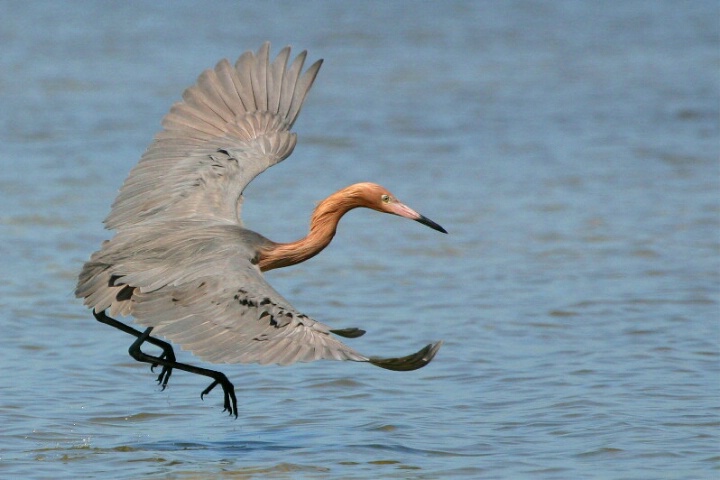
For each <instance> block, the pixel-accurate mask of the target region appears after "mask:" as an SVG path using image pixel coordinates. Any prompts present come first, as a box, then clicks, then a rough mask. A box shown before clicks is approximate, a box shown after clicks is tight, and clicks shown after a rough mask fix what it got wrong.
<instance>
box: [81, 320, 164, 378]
mask: <svg viewBox="0 0 720 480" xmlns="http://www.w3.org/2000/svg"><path fill="white" fill-rule="evenodd" d="M93 315H94V316H95V320H97V321H98V322H100V323H104V324H105V325H110V326H111V327H115V328H117V329H118V330H122V331H123V332H125V333H129V334H130V335H132V336H134V337H140V335H142V333H141V332H140V330H135V329H134V328H132V327H131V326H129V325H126V324H124V323H122V322H120V321H118V320H115V319H114V318H111V317H108V316H107V315H106V314H105V312H104V311H102V312H100V313H97V312H95V310H93ZM145 341H146V342H148V343H151V344H153V345H155V346H156V347H160V348H162V351H163V353H162V355H160V357H159V358H164V359H166V360H168V361H169V362H175V351H174V350H173V347H172V345H170V344H169V343H167V342H164V341H162V340H160V339H158V338H154V337H150V336H148V337H147V339H146V340H145ZM157 366H158V364H157V363H153V364H152V365H150V371H154V369H155V367H157ZM170 375H172V367H168V366H165V365H163V368H162V370H161V371H160V375H158V378H157V382H158V383H159V384H160V385H161V386H162V389H163V390H165V387H167V383H168V380H170Z"/></svg>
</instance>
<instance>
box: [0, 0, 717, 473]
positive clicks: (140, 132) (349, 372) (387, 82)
mask: <svg viewBox="0 0 720 480" xmlns="http://www.w3.org/2000/svg"><path fill="white" fill-rule="evenodd" d="M130 3H131V2H127V4H125V3H119V2H118V3H115V4H108V3H105V2H97V3H88V2H77V3H65V2H63V3H60V2H57V3H55V2H48V3H42V2H3V3H2V4H0V18H2V19H3V20H2V23H1V24H0V39H1V40H2V45H3V54H2V55H1V56H0V66H1V67H2V68H1V69H0V102H1V104H2V106H3V108H2V109H1V110H0V126H1V127H2V128H0V162H1V165H2V174H1V176H0V200H1V201H2V206H3V209H2V213H1V214H0V224H1V225H2V227H1V228H0V252H1V253H2V257H3V262H2V276H1V277H0V305H2V307H3V308H2V312H3V314H2V316H1V317H0V319H1V320H0V328H1V332H2V338H3V348H2V349H0V368H1V370H0V372H2V373H0V393H1V396H0V425H2V430H1V432H2V433H1V434H0V477H2V478H53V479H62V478H214V477H224V476H227V477H232V478H559V479H566V478H602V479H605V478H612V479H619V478H623V479H640V478H677V479H690V478H713V477H715V476H717V475H718V471H719V470H720V452H719V450H718V446H719V444H720V442H719V441H718V440H719V434H718V432H719V431H720V430H719V428H718V427H720V401H719V398H720V395H719V394H720V375H719V374H720V351H719V349H718V341H719V340H720V308H719V306H718V305H719V302H720V295H719V286H720V282H719V280H720V279H719V277H720V248H719V244H720V242H719V240H720V198H719V197H720V195H719V194H720V188H719V187H720V162H719V155H718V154H719V153H720V127H719V118H720V112H719V105H720V74H719V73H718V72H719V71H720V70H719V67H720V54H718V46H719V45H720V41H719V38H718V37H719V36H718V30H719V28H718V23H717V18H718V13H720V12H719V11H718V7H717V5H716V4H715V2H700V1H699V2H688V3H684V4H682V6H680V5H679V4H678V3H677V2H623V3H620V2H615V3H612V4H607V3H604V2H599V3H598V2H522V1H521V2H512V3H510V2H502V3H501V2H434V3H430V2H417V3H407V2H384V3H380V2H363V3H360V2H357V3H353V5H352V6H350V5H349V4H344V3H340V2H338V3H335V2H327V3H325V2H303V3H302V4H300V3H295V2H273V3H267V4H266V3H264V2H256V3H257V4H255V3H253V4H238V3H236V2H220V3H212V4H211V5H205V4H197V3H190V2H172V3H170V2H167V3H163V2H160V3H154V4H153V5H152V6H151V5H150V4H144V5H142V6H140V7H137V6H131V5H130ZM266 39H269V40H271V41H273V44H274V51H275V52H276V51H277V50H278V49H279V48H280V46H281V45H284V44H286V43H292V44H293V45H294V46H295V47H296V48H298V49H301V48H307V49H308V50H309V51H310V57H311V58H313V59H314V58H319V57H323V58H325V60H326V63H325V64H324V66H323V69H322V71H321V72H320V75H319V77H318V81H317V83H316V84H315V87H314V89H313V91H312V92H311V94H310V97H309V99H308V102H307V104H306V107H305V108H304V110H303V113H302V115H301V116H300V119H299V120H298V122H297V124H296V130H297V131H298V134H299V145H298V147H297V149H296V151H295V153H294V154H293V156H292V157H291V158H290V159H288V160H287V161H286V162H285V163H283V164H282V165H281V166H278V167H276V168H273V169H271V170H270V171H268V172H266V173H265V174H263V175H262V176H261V177H259V178H258V179H257V180H256V181H255V182H254V183H253V184H252V185H251V186H250V188H249V189H248V191H247V203H246V209H245V219H246V223H247V224H248V225H249V226H250V227H252V228H255V229H257V230H258V231H260V232H262V233H263V234H265V235H267V236H268V237H270V238H273V239H276V240H282V241H286V240H291V239H295V238H297V237H299V236H301V235H303V234H304V232H305V229H306V227H307V221H308V216H309V213H310V211H311V209H312V207H313V205H314V202H316V201H318V200H320V199H322V198H323V197H325V196H326V195H328V194H329V193H331V192H333V191H334V190H336V189H338V188H341V187H343V186H345V185H347V184H350V183H353V182H357V181H363V180H370V181H376V182H378V183H381V184H384V185H385V186H387V187H388V188H390V189H391V190H392V191H393V192H394V193H396V194H397V196H398V197H399V198H401V199H402V200H404V201H405V202H407V203H408V204H409V205H411V206H413V207H414V208H416V209H417V210H419V211H421V212H422V213H424V214H426V215H427V216H429V217H430V218H432V219H434V220H436V221H437V222H439V223H440V224H442V225H443V226H444V227H446V228H447V229H448V230H449V232H450V234H449V235H447V236H444V235H440V234H438V233H436V232H433V231H431V230H429V229H426V228H423V227H421V226H419V225H418V224H415V223H413V222H404V221H402V220H400V219H398V218H391V217H387V216H380V215H378V214H376V213H374V212H368V211H362V212H360V211H354V212H352V213H351V214H349V215H348V216H347V217H346V218H345V219H344V220H343V222H342V224H341V226H340V230H339V233H338V236H337V237H336V239H335V242H334V243H333V244H332V245H331V246H330V247H329V248H328V249H327V250H326V251H325V252H323V254H322V255H320V256H318V257H316V258H315V259H313V260H311V261H309V262H307V263H305V264H303V265H299V266H297V267H293V268H291V269H286V270H282V271H277V272H271V273H270V274H269V275H268V277H269V279H270V281H271V282H272V283H273V284H274V285H275V286H276V288H277V289H278V290H280V291H281V292H283V293H284V294H285V296H286V297H287V298H288V299H289V300H291V301H292V302H293V303H294V304H295V305H296V306H297V307H298V308H299V309H300V310H301V311H304V312H306V313H308V314H310V315H312V316H314V317H316V318H318V319H320V320H323V321H326V322H328V323H330V324H331V325H333V326H337V327H338V328H342V327H349V326H360V327H363V328H365V329H367V330H368V334H367V335H365V336H364V337H363V338H360V339H357V340H353V341H352V342H353V345H355V346H357V348H358V349H359V350H360V351H362V352H367V353H368V354H373V355H395V354H406V353H410V352H411V351H414V350H415V349H417V348H419V347H420V346H421V345H423V344H424V343H426V342H429V341H432V340H437V339H444V340H445V345H444V346H443V349H442V350H441V351H440V353H439V354H438V357H437V359H436V360H435V361H434V362H433V363H432V364H431V365H430V366H428V367H427V368H425V369H423V370H419V371H417V372H411V373H406V374H398V373H394V372H387V371H383V370H380V369H374V368H370V367H369V366H367V365H359V364H351V363H335V362H320V363H314V364H305V365H295V366H292V367H285V368H282V367H275V366H270V367H260V366H255V365H250V366H245V365H232V366H224V367H223V368H222V370H223V371H224V372H225V373H226V374H228V376H229V377H230V378H231V379H232V380H233V381H234V382H235V384H236V386H237V388H238V395H239V403H240V417H239V418H238V419H237V420H233V419H230V418H227V417H226V416H225V415H223V414H221V409H222V407H221V398H220V395H219V392H213V393H211V395H210V396H208V397H206V398H205V401H200V399H199V394H200V391H201V390H202V389H203V388H205V386H206V385H205V382H204V380H202V379H199V378H197V377H194V376H191V375H186V374H183V373H182V372H178V373H177V374H175V375H173V378H172V380H171V385H170V386H169V388H168V389H167V390H165V391H160V389H159V388H157V386H156V385H155V383H154V378H155V375H153V374H151V373H150V372H149V371H148V369H147V368H146V366H144V365H139V364H136V363H135V362H133V361H132V360H131V359H130V357H129V356H128V355H127V353H126V352H127V348H128V346H129V344H130V339H129V338H127V337H126V336H124V335H122V334H121V333H120V332H117V331H114V330H112V329H109V328H108V327H105V326H103V325H100V324H99V323H97V322H95V321H94V320H93V319H92V317H91V315H90V314H89V312H88V311H87V310H85V309H84V308H83V307H82V306H81V304H80V302H79V301H77V300H75V299H74V298H73V295H72V290H73V287H74V282H75V277H76V275H77V272H78V270H79V268H80V266H81V265H82V262H83V261H84V260H85V259H86V258H87V257H88V256H89V254H90V253H91V252H92V251H94V250H95V249H96V248H97V247H98V245H99V243H100V242H101V241H102V240H103V239H104V238H107V234H106V233H105V232H104V231H103V230H102V225H101V220H102V219H103V218H104V217H105V215H106V214H107V212H108V211H109V206H110V203H111V202H112V200H113V198H114V196H115V192H116V190H117V188H118V187H119V186H120V184H121V182H122V181H123V179H124V178H125V176H126V175H127V172H128V171H129V170H130V168H131V167H132V165H133V164H134V163H135V162H136V161H137V159H138V158H139V156H140V155H141V153H142V151H143V150H144V148H145V147H146V145H147V144H148V142H149V140H150V139H151V137H152V135H153V134H154V133H155V131H156V130H157V128H158V124H159V121H160V118H161V117H162V115H163V114H164V113H165V112H166V111H167V109H168V107H169V105H170V104H171V103H172V102H173V101H175V100H177V99H178V98H179V95H180V92H181V91H182V89H183V88H185V87H186V86H188V85H189V84H190V83H192V82H193V81H194V79H195V77H196V76H197V74H198V73H199V72H200V71H201V70H202V69H204V68H207V67H209V66H211V65H213V64H214V63H215V62H216V61H217V60H218V59H219V58H221V57H223V56H225V57H230V58H235V57H236V56H237V55H239V54H240V53H241V52H242V51H244V50H246V49H249V48H252V49H256V48H257V47H258V46H259V45H260V44H261V43H262V41H264V40H266ZM181 359H182V360H183V361H187V362H197V359H195V358H193V357H192V355H190V354H188V353H186V352H182V353H181Z"/></svg>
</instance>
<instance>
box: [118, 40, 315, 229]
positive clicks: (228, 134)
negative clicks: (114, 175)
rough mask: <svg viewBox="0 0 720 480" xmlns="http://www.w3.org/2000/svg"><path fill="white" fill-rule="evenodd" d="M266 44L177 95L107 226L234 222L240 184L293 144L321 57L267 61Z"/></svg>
mask: <svg viewBox="0 0 720 480" xmlns="http://www.w3.org/2000/svg"><path fill="white" fill-rule="evenodd" d="M269 51H270V44H269V43H265V44H263V46H262V47H261V48H260V50H259V51H258V52H257V55H255V54H253V53H252V52H246V53H244V54H243V55H242V56H240V58H239V59H238V61H237V62H236V64H235V66H234V67H233V66H231V65H230V63H229V62H228V61H227V60H222V61H220V62H219V63H218V64H217V65H216V66H215V68H214V69H211V70H206V71H205V72H203V73H202V74H201V75H200V77H199V78H198V81H197V83H196V84H195V85H194V86H192V87H190V88H188V89H187V90H186V91H185V92H184V93H183V100H182V101H181V102H179V103H176V104H175V105H173V107H172V108H171V110H170V112H169V113H168V114H167V115H166V116H165V118H164V119H163V122H162V126H163V129H162V131H160V133H158V134H157V136H156V137H155V139H154V141H153V142H152V144H151V145H150V147H149V148H148V150H147V151H146V152H145V154H144V155H143V156H142V158H141V159H140V162H139V163H138V164H137V165H136V166H135V167H134V168H133V169H132V171H131V172H130V175H129V176H128V178H127V179H126V181H125V183H124V185H123V186H122V188H121V189H120V193H119V194H118V197H117V198H116V200H115V202H114V203H113V207H112V210H111V212H110V214H109V215H108V217H107V218H106V219H105V225H106V227H107V228H109V229H122V228H126V227H128V226H131V225H135V224H139V223H143V222H146V221H166V220H172V219H182V218H198V217H199V218H206V219H208V218H212V219H215V220H229V221H233V222H236V223H241V220H240V209H241V206H242V191H243V189H244V188H245V186H246V185H247V184H248V183H250V181H252V179H253V178H255V177H256V176H257V175H259V174H260V173H262V172H263V171H264V170H265V169H267V168H268V167H270V166H272V165H275V164H276V163H278V162H280V161H282V160H284V159H285V158H287V157H288V156H289V155H290V154H291V153H292V151H293V149H294V148H295V144H296V135H295V134H294V133H290V131H289V130H290V128H291V127H292V125H293V123H294V122H295V120H296V118H297V116H298V114H299V113H300V109H301V107H302V104H303V101H304V100H305V97H306V95H307V93H308V91H309V90H310V87H311V86H312V84H313V81H314V80H315V77H316V75H317V73H318V70H319V69H320V66H321V64H322V60H319V61H317V62H315V63H314V64H313V65H312V66H310V67H309V68H308V69H307V70H306V71H305V72H304V73H302V68H303V64H304V62H305V57H306V52H305V51H303V52H302V53H300V54H299V55H298V56H297V57H296V58H295V59H294V60H293V61H292V62H291V63H288V60H289V57H290V47H285V48H284V49H283V50H281V51H280V53H279V54H278V56H277V57H276V58H275V60H274V61H273V62H270V60H269Z"/></svg>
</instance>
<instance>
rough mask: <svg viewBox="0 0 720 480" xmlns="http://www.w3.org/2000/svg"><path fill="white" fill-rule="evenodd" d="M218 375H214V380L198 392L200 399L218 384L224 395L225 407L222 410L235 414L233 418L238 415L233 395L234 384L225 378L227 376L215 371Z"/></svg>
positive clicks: (235, 399)
mask: <svg viewBox="0 0 720 480" xmlns="http://www.w3.org/2000/svg"><path fill="white" fill-rule="evenodd" d="M216 373H217V374H218V375H217V377H215V381H214V382H213V383H211V384H210V386H209V387H207V388H206V389H205V390H203V391H202V393H201V394H200V400H204V398H203V397H204V396H205V395H207V394H208V393H210V391H211V390H212V389H213V388H215V387H217V385H218V384H220V385H221V386H222V389H223V394H224V396H225V408H223V412H228V413H229V414H230V415H235V418H237V416H238V408H237V398H236V397H235V386H234V385H233V384H232V383H231V382H230V380H228V379H227V377H226V376H225V375H224V374H222V373H220V372H216Z"/></svg>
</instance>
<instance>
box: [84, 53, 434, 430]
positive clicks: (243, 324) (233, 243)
mask: <svg viewBox="0 0 720 480" xmlns="http://www.w3.org/2000/svg"><path fill="white" fill-rule="evenodd" d="M269 49H270V44H269V43H265V44H264V45H263V46H262V47H261V48H260V50H259V51H258V52H257V54H253V53H252V52H246V53H244V54H243V55H242V56H240V58H239V59H238V61H237V62H236V64H235V66H234V67H233V66H231V65H230V63H229V62H228V61H227V60H222V61H221V62H219V63H218V64H217V66H216V67H215V68H214V69H212V70H207V71H205V72H204V73H203V74H201V75H200V77H199V78H198V81H197V84H196V85H194V86H192V87H190V88H189V89H187V90H186V91H185V92H184V94H183V100H182V101H181V102H179V103H176V104H175V105H173V107H172V108H171V110H170V112H169V113H168V114H167V116H166V117H165V118H164V120H163V122H162V126H163V129H162V131H161V132H160V133H158V134H157V136H156V137H155V139H154V141H153V142H152V144H151V145H150V147H149V148H148V150H147V151H146V152H145V154H144V155H143V156H142V158H141V159H140V162H139V163H138V164H137V165H136V166H135V167H134V168H133V169H132V171H131V172H130V175H129V176H128V178H127V180H126V181H125V183H124V185H123V186H122V188H121V189H120V193H119V194H118V196H117V199H116V200H115V202H114V203H113V206H112V210H111V212H110V214H109V215H108V217H107V219H106V220H105V226H106V228H108V229H109V230H115V236H114V237H113V238H112V239H111V240H108V241H105V242H104V243H103V244H102V246H101V248H100V250H99V251H97V252H95V253H94V254H93V255H92V256H91V258H90V260H89V261H88V262H87V263H85V265H84V266H83V269H82V272H81V273H80V277H79V279H78V284H77V289H76V291H75V294H76V296H77V297H80V298H83V299H84V302H85V305H87V306H88V307H90V308H92V309H93V314H94V315H95V318H96V319H97V320H98V321H100V322H102V323H105V324H107V325H110V326H113V327H115V328H118V329H120V330H122V331H124V332H126V333H128V334H130V335H133V336H135V337H136V340H135V342H134V343H133V344H132V346H131V347H130V350H129V351H130V355H132V357H133V358H134V359H136V360H138V361H140V362H145V363H149V364H151V366H152V368H154V367H156V366H161V367H162V370H161V372H160V374H159V376H158V378H157V380H158V383H159V384H160V385H161V386H162V388H163V389H164V388H165V387H166V386H167V383H168V380H169V378H170V375H171V373H172V371H173V369H178V370H182V371H186V372H191V373H195V374H199V375H204V376H207V377H210V378H212V380H213V381H212V383H211V384H210V386H208V388H206V389H205V390H204V391H203V392H202V394H201V398H202V397H203V396H204V395H205V394H207V393H209V392H210V391H211V390H212V389H213V388H215V387H216V386H217V385H218V384H219V385H220V386H221V387H222V388H223V391H224V397H225V398H224V407H225V411H228V412H229V413H230V414H231V415H234V416H235V417H237V415H238V411H237V400H236V397H235V388H234V386H233V384H232V383H231V382H230V381H229V380H228V379H227V377H226V376H225V375H224V374H223V373H221V372H218V371H215V370H209V369H205V368H200V367H197V366H193V365H189V364H185V363H179V362H178V361H177V360H176V357H175V353H174V351H173V348H172V346H171V345H170V344H169V343H168V342H166V341H164V340H160V339H159V338H157V337H156V336H162V337H164V338H166V339H168V340H170V341H173V342H175V343H177V344H179V345H181V346H182V347H183V349H186V350H190V351H191V352H192V353H194V354H195V355H197V356H198V357H200V358H201V359H203V360H205V361H208V362H213V363H250V362H257V363H260V364H267V363H277V364H281V365H287V364H291V363H294V362H308V361H313V360H320V359H330V360H352V361H356V362H369V363H370V364H372V365H376V366H378V367H382V368H385V369H388V370H398V371H407V370H416V369H418V368H421V367H424V366H425V365H427V364H428V363H429V362H430V361H431V360H432V359H433V357H434V356H435V354H436V353H437V351H438V349H439V348H440V345H441V342H437V343H434V344H429V345H427V346H426V347H424V348H423V349H421V350H420V351H418V352H416V353H414V354H412V355H408V356H405V357H398V358H376V357H366V356H365V355H362V354H360V353H359V352H357V351H355V350H353V349H352V348H350V347H348V346H346V345H345V344H344V343H342V342H340V341H339V340H337V339H336V338H335V337H334V336H333V335H332V334H334V335H338V336H341V337H346V338H354V337H359V336H360V335H362V334H364V333H365V332H364V331H363V330H361V329H358V328H344V329H332V328H330V327H328V326H327V325H325V324H323V323H320V322H317V321H315V320H313V319H311V318H309V317H308V316H307V315H303V314H302V313H300V312H298V311H297V310H296V309H295V308H294V307H293V306H292V305H290V303H288V301H287V300H285V299H284V298H283V297H282V296H281V295H280V294H279V293H277V292H276V291H275V290H274V289H273V288H272V287H271V286H270V285H269V284H268V283H267V282H266V281H265V278H264V277H263V274H262V272H263V271H266V270H271V269H273V268H279V267H286V266H289V265H294V264H296V263H299V262H302V261H305V260H307V259H308V258H311V257H313V256H314V255H316V254H317V253H319V252H320V251H321V250H322V249H323V248H325V247H326V246H327V245H328V244H329V243H330V241H331V240H332V238H333V235H335V230H336V227H337V224H338V221H339V220H340V217H342V216H343V215H344V214H345V213H346V212H347V211H349V210H351V209H353V208H357V207H365V208H370V209H373V210H377V211H379V212H384V213H391V214H394V215H399V216H401V217H405V218H409V219H411V220H416V221H418V222H420V223H422V224H424V225H427V226H429V227H430V228H433V229H435V230H438V231H440V232H443V233H447V232H445V230H444V229H443V228H442V227H441V226H440V225H438V224H437V223H435V222H433V221H432V220H429V219H428V218H426V217H424V216H423V215H420V214H419V213H417V212H415V211H414V210H412V209H410V208H409V207H407V206H405V205H404V204H402V203H400V202H399V201H398V200H397V199H396V198H395V197H394V196H393V195H392V194H391V193H390V192H388V191H387V190H386V189H384V188H383V187H381V186H380V185H376V184H374V183H358V184H355V185H351V186H349V187H347V188H344V189H342V190H340V191H338V192H336V193H334V194H332V195H330V196H329V197H328V198H326V199H325V200H323V201H322V202H320V204H319V205H318V206H317V208H316V209H315V211H314V212H313V215H312V219H311V222H310V232H309V234H308V236H307V237H305V238H303V239H301V240H298V241H296V242H292V243H276V242H273V241H271V240H268V239H267V238H265V237H263V236H262V235H260V234H258V233H255V232H253V231H251V230H248V229H245V228H243V226H242V221H241V219H240V210H241V207H242V203H243V197H242V192H243V190H244V189H245V187H246V186H247V184H248V183H250V181H252V179H253V178H255V177H256V176H257V175H259V174H260V173H262V172H263V171H264V170H265V169H267V168H268V167H271V166H272V165H275V164H276V163H279V162H281V161H282V160H284V159H285V158H287V157H288V156H289V155H290V154H291V153H292V151H293V149H294V148H295V143H296V135H295V134H294V133H290V128H291V127H292V125H293V123H294V122H295V119H296V118H297V116H298V113H299V112H300V108H301V106H302V104H303V101H304V100H305V96H306V95H307V93H308V91H309V90H310V87H311V86H312V84H313V81H314V80H315V76H316V75H317V73H318V70H319V69H320V65H321V63H322V60H320V61H317V62H315V63H314V64H313V65H312V66H310V67H309V68H308V69H307V70H305V72H304V73H303V72H302V69H303V64H304V62H305V56H306V52H302V53H300V54H299V55H298V56H297V57H296V58H295V59H294V60H293V61H292V62H288V60H289V56H290V48H289V47H285V48H284V49H283V50H282V51H281V52H280V53H279V54H278V56H277V57H276V59H275V60H274V61H272V62H270V59H269ZM117 315H123V316H125V315H132V316H133V317H134V319H135V321H136V322H137V323H139V324H140V325H142V326H144V327H146V328H145V330H144V331H140V330H136V329H134V328H132V327H130V326H129V325H127V324H125V323H123V322H120V321H118V320H116V319H115V318H112V317H116V316H117ZM151 332H152V333H153V335H154V336H150V333H151ZM145 342H148V343H150V344H153V345H155V346H157V347H160V348H161V349H162V354H160V355H157V356H154V355H149V354H147V353H145V352H143V351H142V350H141V349H140V347H141V346H142V344H143V343H145Z"/></svg>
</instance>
